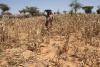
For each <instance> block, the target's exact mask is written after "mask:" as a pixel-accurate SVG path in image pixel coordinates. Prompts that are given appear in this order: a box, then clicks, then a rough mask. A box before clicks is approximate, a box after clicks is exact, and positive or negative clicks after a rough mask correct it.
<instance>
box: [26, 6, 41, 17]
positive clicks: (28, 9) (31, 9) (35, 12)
mask: <svg viewBox="0 0 100 67" xmlns="http://www.w3.org/2000/svg"><path fill="white" fill-rule="evenodd" d="M26 12H28V13H29V14H30V15H32V16H39V15H40V11H39V10H38V8H37V7H26Z"/></svg>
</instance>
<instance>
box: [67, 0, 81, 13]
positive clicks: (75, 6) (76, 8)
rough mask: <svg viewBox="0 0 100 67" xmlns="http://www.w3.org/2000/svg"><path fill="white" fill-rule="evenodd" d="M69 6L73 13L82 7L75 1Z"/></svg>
mask: <svg viewBox="0 0 100 67" xmlns="http://www.w3.org/2000/svg"><path fill="white" fill-rule="evenodd" d="M69 6H70V7H71V8H72V10H74V12H75V13H76V12H77V11H78V9H80V8H81V7H82V5H81V4H80V3H78V2H77V0H75V1H74V2H72V3H71V4H70V5H69Z"/></svg>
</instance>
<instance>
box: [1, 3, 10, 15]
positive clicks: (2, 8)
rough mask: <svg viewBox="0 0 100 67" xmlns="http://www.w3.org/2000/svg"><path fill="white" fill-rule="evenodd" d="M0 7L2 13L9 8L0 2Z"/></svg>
mask: <svg viewBox="0 0 100 67" xmlns="http://www.w3.org/2000/svg"><path fill="white" fill-rule="evenodd" d="M0 9H1V10H2V13H4V12H5V11H8V10H9V9H10V8H9V6H8V5H6V4H0Z"/></svg>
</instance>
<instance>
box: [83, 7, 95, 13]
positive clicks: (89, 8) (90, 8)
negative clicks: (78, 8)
mask: <svg viewBox="0 0 100 67" xmlns="http://www.w3.org/2000/svg"><path fill="white" fill-rule="evenodd" d="M82 8H83V10H85V13H86V14H90V13H92V9H93V6H84V7H82Z"/></svg>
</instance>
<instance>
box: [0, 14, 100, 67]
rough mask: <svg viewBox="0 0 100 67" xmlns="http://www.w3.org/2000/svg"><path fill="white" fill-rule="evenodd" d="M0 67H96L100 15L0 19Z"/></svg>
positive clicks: (99, 61)
mask: <svg viewBox="0 0 100 67" xmlns="http://www.w3.org/2000/svg"><path fill="white" fill-rule="evenodd" d="M0 67H100V15H94V14H89V15H85V14H77V15H73V16H71V15H70V14H66V15H54V20H53V26H52V28H51V29H50V30H49V31H47V30H46V28H45V17H42V16H41V17H31V18H22V19H18V18H10V19H9V18H2V19H0Z"/></svg>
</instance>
